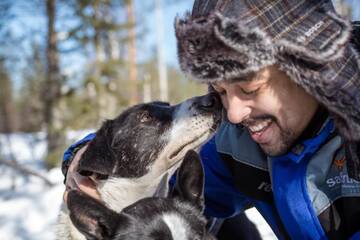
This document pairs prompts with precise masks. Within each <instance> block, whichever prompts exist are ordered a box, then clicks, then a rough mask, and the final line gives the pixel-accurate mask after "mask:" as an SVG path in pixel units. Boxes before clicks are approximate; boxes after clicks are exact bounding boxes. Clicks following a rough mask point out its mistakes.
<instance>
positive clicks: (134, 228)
mask: <svg viewBox="0 0 360 240" xmlns="http://www.w3.org/2000/svg"><path fill="white" fill-rule="evenodd" d="M165 184H166V186H167V183H165ZM165 188H166V187H165ZM203 191H204V173H203V168H202V165H201V161H200V158H199V156H198V155H197V153H196V152H194V151H192V150H190V151H189V152H188V153H187V154H186V155H185V158H184V161H183V162H182V163H181V165H180V168H179V170H178V172H177V178H176V184H175V190H174V191H173V192H172V193H170V195H169V196H167V197H164V196H159V197H150V198H144V199H141V200H139V201H137V202H135V203H134V204H132V205H130V206H128V207H126V208H124V209H123V210H122V211H121V212H120V213H117V212H115V211H112V210H110V209H109V208H107V207H106V206H105V205H103V204H102V203H101V202H99V201H97V200H95V199H93V198H91V197H89V196H87V195H86V194H84V193H81V192H79V191H77V190H73V191H70V193H69V197H68V202H67V205H68V207H69V210H70V218H71V220H72V222H73V223H74V225H75V226H76V228H78V229H79V230H80V232H81V233H82V234H84V235H85V236H86V239H88V240H90V239H104V240H105V239H113V240H139V239H142V240H160V239H161V240H190V239H202V240H215V238H214V237H213V236H212V235H210V234H209V233H208V232H207V231H206V220H205V218H204V217H203V215H202V211H203V208H204V200H203ZM163 193H164V194H167V193H166V191H165V192H163Z"/></svg>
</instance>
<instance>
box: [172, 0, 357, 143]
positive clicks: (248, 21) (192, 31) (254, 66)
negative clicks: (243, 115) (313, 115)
mask: <svg viewBox="0 0 360 240" xmlns="http://www.w3.org/2000/svg"><path fill="white" fill-rule="evenodd" d="M175 30H176V37H177V44H178V57H179V61H180V67H181V69H182V70H183V71H184V72H185V73H186V74H188V75H190V76H191V77H193V78H194V79H196V80H198V81H201V82H205V83H211V82H217V81H241V79H242V77H244V76H246V75H248V74H249V73H251V72H254V71H258V70H260V69H261V68H263V67H265V66H269V65H272V64H278V65H279V66H280V69H281V70H283V71H284V72H286V73H287V74H288V76H289V77H290V78H291V79H292V80H293V81H294V82H295V83H297V84H298V85H300V86H301V87H303V88H304V89H305V91H307V92H308V93H309V94H311V95H312V96H314V97H315V98H316V99H317V100H318V101H319V102H320V103H322V104H323V105H324V106H326V107H327V108H328V109H329V111H330V112H331V114H332V115H333V117H334V119H335V121H336V124H337V127H338V129H339V131H340V133H341V134H342V135H343V136H344V137H346V138H347V139H348V140H360V58H359V56H358V53H357V52H356V50H355V48H354V47H353V46H352V44H351V43H350V42H349V37H350V33H351V24H350V23H349V22H348V21H346V20H344V19H342V18H340V17H339V16H338V15H336V13H335V11H334V9H333V6H332V3H331V1H330V0H318V1H313V0H287V1H284V0H196V1H195V3H194V7H193V11H192V13H191V14H190V13H188V14H187V15H186V16H185V17H184V18H183V19H179V18H177V19H176V21H175Z"/></svg>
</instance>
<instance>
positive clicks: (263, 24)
mask: <svg viewBox="0 0 360 240" xmlns="http://www.w3.org/2000/svg"><path fill="white" fill-rule="evenodd" d="M175 28H176V37H177V40H178V55H179V61H180V66H181V69H182V70H183V71H184V72H185V73H186V74H188V75H190V76H191V77H193V78H194V79H196V80H198V81H201V82H203V83H206V84H209V86H210V89H211V90H212V91H216V92H218V93H219V95H220V96H221V99H222V102H223V105H224V107H225V110H226V113H225V114H224V116H225V120H224V121H223V124H222V126H221V127H220V129H219V130H218V132H217V134H216V136H215V137H214V138H213V139H212V140H210V141H209V142H208V143H207V144H206V145H205V146H204V147H203V148H202V151H201V157H202V160H203V163H204V168H205V172H206V183H205V198H206V207H207V208H206V212H205V213H206V214H207V215H209V216H212V217H218V218H227V217H230V216H234V215H236V214H238V213H240V212H242V211H243V210H244V209H246V208H248V207H249V206H255V207H256V208H257V209H258V210H259V211H260V213H261V214H262V215H263V216H264V218H265V219H266V220H267V222H268V223H269V225H270V226H271V227H272V229H273V230H274V232H275V234H276V235H277V236H278V237H279V238H280V239H286V238H291V239H324V238H330V239H349V238H353V239H355V238H359V237H360V221H359V220H360V182H358V181H357V180H359V178H360V175H359V166H358V163H359V155H360V154H359V153H360V144H359V139H360V62H359V56H358V53H357V52H356V50H355V47H354V46H353V45H352V44H351V43H350V42H349V38H350V31H351V26H350V24H349V23H348V22H347V21H345V20H343V19H341V18H340V17H338V16H337V15H336V14H335V12H334V9H333V6H332V4H331V1H330V0H319V1H312V0H236V1H235V0H233V1H231V0H198V1H195V3H194V6H193V11H192V13H191V14H188V15H187V16H186V17H185V18H184V19H181V20H180V19H178V20H177V21H176V24H175ZM76 156H78V155H76ZM75 179H76V177H75ZM355 179H357V180H355ZM80 185H82V184H80ZM85 191H86V190H85Z"/></svg>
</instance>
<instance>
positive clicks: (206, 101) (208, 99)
mask: <svg viewBox="0 0 360 240" xmlns="http://www.w3.org/2000/svg"><path fill="white" fill-rule="evenodd" d="M198 106H199V108H200V109H203V110H206V111H214V110H218V109H220V108H221V107H222V105H221V100H220V97H219V95H218V94H217V93H209V94H207V95H205V96H203V97H202V98H201V99H200V102H199V105H198Z"/></svg>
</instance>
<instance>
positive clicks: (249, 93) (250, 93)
mask: <svg viewBox="0 0 360 240" xmlns="http://www.w3.org/2000/svg"><path fill="white" fill-rule="evenodd" d="M258 90H259V88H256V89H254V90H251V91H249V90H245V89H242V88H241V92H242V93H243V94H245V95H252V94H254V93H256V92H257V91H258Z"/></svg>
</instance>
